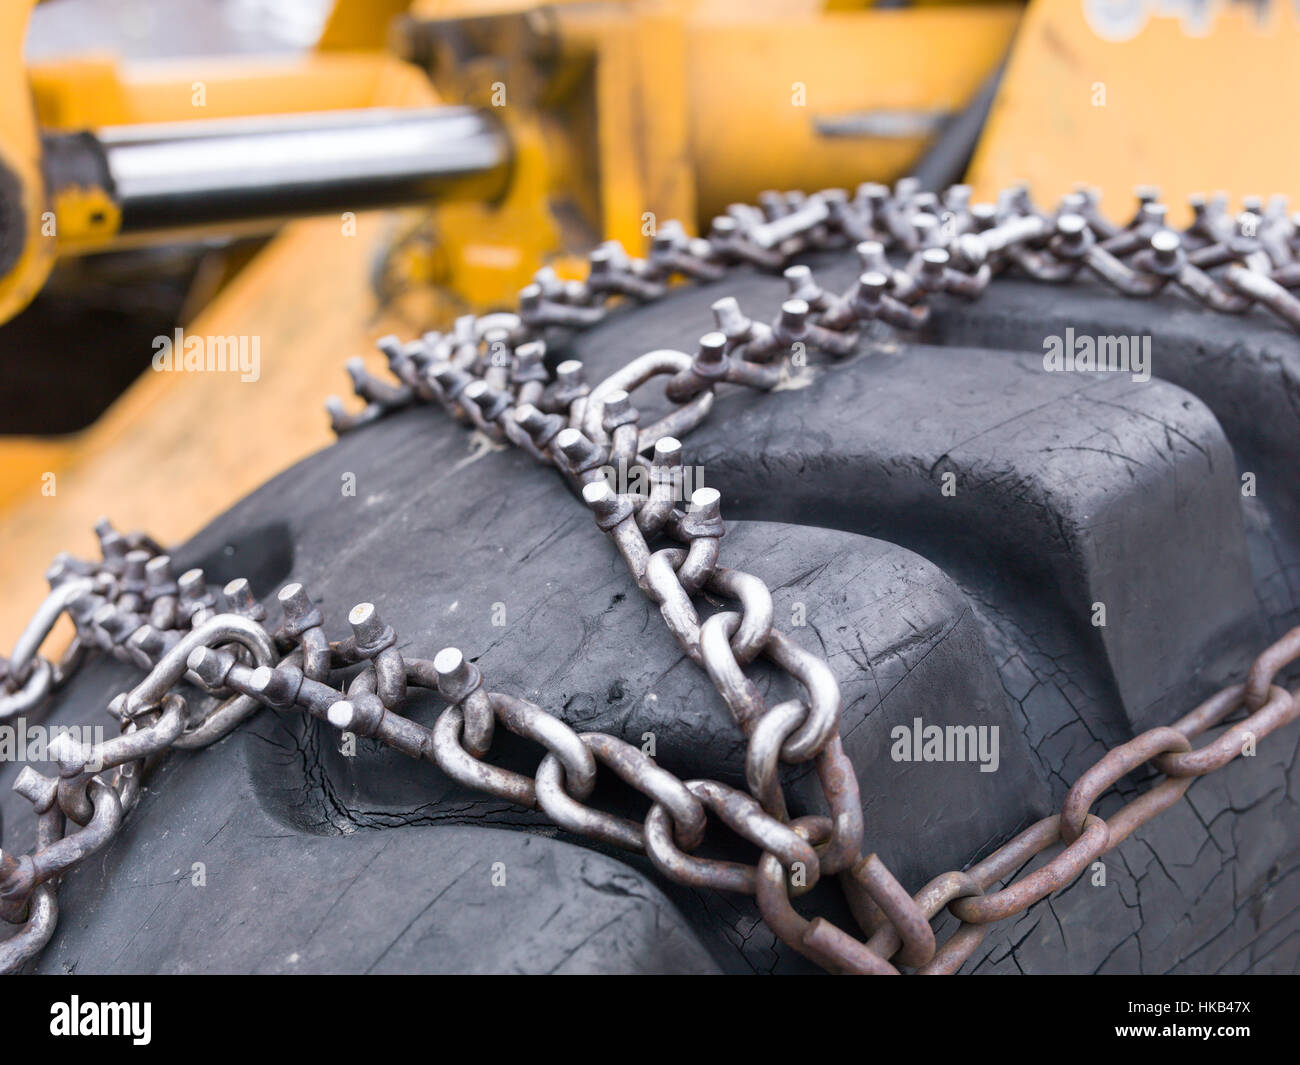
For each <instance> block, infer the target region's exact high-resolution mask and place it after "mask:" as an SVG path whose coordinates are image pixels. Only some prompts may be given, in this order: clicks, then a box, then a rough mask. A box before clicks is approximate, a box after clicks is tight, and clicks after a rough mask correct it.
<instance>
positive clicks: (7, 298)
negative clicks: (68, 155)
mask: <svg viewBox="0 0 1300 1065" xmlns="http://www.w3.org/2000/svg"><path fill="white" fill-rule="evenodd" d="M35 2H36V0H9V2H8V3H5V4H3V5H0V166H2V167H3V168H4V169H5V170H6V171H7V172H8V174H9V177H10V181H9V182H6V184H10V183H12V182H16V183H17V186H18V192H19V196H20V198H21V210H22V218H23V222H24V233H23V250H22V253H21V255H20V256H19V257H18V259H17V261H16V264H15V265H14V266H13V267H12V268H11V269H10V270H9V271H8V273H7V274H6V275H5V276H3V277H0V322H4V321H7V320H8V319H9V318H11V317H13V315H15V314H17V313H18V312H19V311H20V310H22V308H23V307H25V306H27V304H28V303H29V302H30V301H31V299H32V297H33V296H35V295H36V293H37V292H39V291H40V288H41V286H42V285H43V284H45V279H46V278H47V277H48V276H49V273H50V269H51V267H53V265H54V259H55V245H54V239H53V236H52V235H51V233H50V227H49V225H48V219H46V218H44V217H43V216H44V215H45V212H46V210H47V209H48V206H47V204H46V202H45V182H44V179H43V177H42V175H41V142H40V134H39V132H38V130H37V126H36V115H35V112H34V111H33V110H32V106H31V102H30V100H29V98H28V95H27V83H26V74H25V70H24V67H23V54H22V53H23V41H24V40H25V38H26V36H27V20H28V17H29V16H30V15H31V9H32V8H33V7H34V6H35Z"/></svg>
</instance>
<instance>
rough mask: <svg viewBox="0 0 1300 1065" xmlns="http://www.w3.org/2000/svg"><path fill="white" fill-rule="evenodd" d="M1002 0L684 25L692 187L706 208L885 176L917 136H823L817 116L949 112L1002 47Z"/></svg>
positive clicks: (903, 164)
mask: <svg viewBox="0 0 1300 1065" xmlns="http://www.w3.org/2000/svg"><path fill="white" fill-rule="evenodd" d="M1018 18H1019V9H1018V8H1016V7H1011V6H991V7H960V8H953V9H939V8H926V9H919V10H912V11H901V10H883V11H874V10H873V11H865V12H862V13H858V14H848V13H846V14H832V15H824V16H821V17H817V18H788V19H771V20H761V19H760V20H750V19H748V18H746V17H744V16H743V15H737V16H735V17H733V18H726V19H723V18H717V19H707V20H705V19H696V20H693V21H692V22H691V23H690V24H689V28H688V32H687V50H688V51H687V66H688V71H689V86H690V106H691V113H692V118H693V121H692V129H691V134H692V142H693V153H692V158H693V165H694V173H695V182H696V190H697V191H696V196H697V199H698V202H699V207H700V210H701V212H702V213H703V215H704V216H705V217H708V216H710V215H712V214H713V213H716V212H717V211H719V210H721V209H722V208H723V207H725V206H726V204H727V203H730V202H734V201H737V200H747V199H750V198H752V197H753V195H754V193H755V191H756V190H759V189H763V188H769V187H775V188H804V189H818V188H826V187H828V186H836V185H838V186H843V185H846V184H849V185H851V184H853V183H856V182H858V181H866V180H884V181H888V180H892V179H893V178H896V177H899V176H901V175H902V174H903V173H905V172H906V170H907V169H908V167H909V166H911V165H912V164H913V163H914V162H915V161H916V158H917V157H918V155H919V154H920V153H921V151H922V150H923V149H924V147H925V144H926V140H925V138H924V137H901V138H897V139H889V138H866V137H829V136H825V135H821V134H819V133H818V132H817V129H816V122H817V121H818V120H819V119H820V120H824V119H834V118H837V117H842V116H845V115H849V114H861V113H869V112H878V111H895V112H898V111H905V112H953V111H957V110H960V108H962V107H963V106H964V105H965V104H966V103H967V102H968V101H969V100H970V98H971V97H972V96H973V95H974V94H975V92H976V91H977V90H978V88H979V87H980V84H981V83H982V82H983V80H984V79H985V78H986V77H987V76H988V75H989V73H990V72H991V71H992V70H993V69H994V67H995V66H996V65H997V63H998V61H999V60H1000V59H1001V58H1002V56H1003V54H1004V53H1005V51H1006V49H1007V47H1008V45H1009V44H1010V40H1011V36H1012V33H1013V32H1014V30H1015V26H1016V23H1017V20H1018Z"/></svg>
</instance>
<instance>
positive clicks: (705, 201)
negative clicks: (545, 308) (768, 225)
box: [410, 0, 1020, 248]
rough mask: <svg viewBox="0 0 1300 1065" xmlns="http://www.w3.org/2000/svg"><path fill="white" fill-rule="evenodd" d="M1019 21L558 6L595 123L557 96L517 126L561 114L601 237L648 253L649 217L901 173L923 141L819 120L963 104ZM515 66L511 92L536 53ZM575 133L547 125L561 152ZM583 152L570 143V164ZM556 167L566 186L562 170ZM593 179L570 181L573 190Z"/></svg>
mask: <svg viewBox="0 0 1300 1065" xmlns="http://www.w3.org/2000/svg"><path fill="white" fill-rule="evenodd" d="M532 10H533V5H530V4H525V3H518V2H511V0H501V2H498V3H493V4H490V5H483V4H481V3H478V2H469V0H416V2H415V3H413V4H412V6H411V9H410V14H411V16H412V17H414V18H420V19H429V20H438V19H449V18H458V17H472V16H483V15H485V14H489V13H498V14H501V15H503V16H504V15H509V14H519V13H521V12H529V11H532ZM1019 12H1020V8H1019V7H1018V6H1016V5H1008V4H1002V5H997V4H995V5H978V6H973V5H962V6H961V7H959V8H954V9H942V8H931V9H926V10H918V11H875V10H868V11H859V12H846V13H842V14H832V15H827V14H821V13H816V12H813V11H811V10H810V5H809V4H808V3H806V2H805V0H755V2H754V3H749V4H745V5H744V6H743V8H742V7H741V6H740V5H737V4H736V3H734V2H729V0H691V2H687V0H678V2H672V3H654V2H638V0H625V2H609V3H585V4H580V3H571V4H559V5H555V6H554V7H553V8H551V9H548V12H547V17H546V19H544V20H543V19H539V20H538V23H539V25H540V26H542V27H543V28H546V27H553V28H554V31H555V36H556V40H555V41H554V42H553V43H554V46H555V50H556V53H557V55H558V56H560V57H561V59H562V61H563V62H567V63H568V64H570V65H571V66H581V65H582V64H583V63H586V64H588V65H589V66H590V68H591V71H592V81H593V89H592V91H593V93H594V102H595V122H594V126H592V127H582V126H574V125H573V124H572V122H571V119H572V111H571V110H570V111H569V112H566V111H565V110H564V108H565V106H566V103H565V101H564V100H557V99H556V97H555V96H554V95H552V96H551V97H550V98H548V99H546V100H544V101H541V102H538V101H535V100H525V102H524V107H523V113H522V114H519V113H516V116H515V121H516V122H517V123H534V124H537V125H540V126H543V127H546V126H547V125H548V123H553V121H554V120H555V119H556V117H557V116H558V117H559V118H560V119H561V120H562V121H568V122H569V125H570V139H573V137H574V136H578V135H580V136H584V137H585V138H586V144H584V146H583V147H589V148H590V149H593V150H594V152H595V156H596V159H595V161H596V164H597V168H598V177H597V183H598V188H599V193H600V199H601V205H600V209H599V213H598V223H599V228H601V229H602V230H603V231H604V234H605V235H606V236H609V237H613V238H614V239H618V240H621V241H623V242H624V243H625V244H627V245H628V246H629V247H632V248H640V247H642V246H643V245H644V241H645V226H646V217H645V216H646V215H647V214H651V215H653V216H654V217H655V218H656V219H660V220H662V219H665V218H679V219H681V220H682V221H683V222H684V223H685V224H686V225H687V226H688V227H690V226H693V225H694V224H696V223H697V222H699V223H703V222H706V221H707V219H709V218H710V217H712V216H713V215H714V214H716V213H718V212H719V211H721V210H722V209H724V208H725V207H726V205H727V204H728V203H730V202H734V201H736V200H741V199H751V198H752V197H753V196H754V194H755V193H756V192H758V191H759V190H761V189H763V188H767V187H785V188H789V187H809V188H818V187H825V186H829V185H844V184H852V183H856V182H858V181H863V180H871V179H877V180H889V179H892V178H894V177H897V176H899V175H900V174H902V173H903V172H904V171H905V170H906V169H907V167H908V166H909V165H910V164H911V163H913V162H914V161H915V159H916V157H917V156H918V154H919V153H920V152H921V151H922V149H923V148H924V147H925V144H926V141H925V138H924V137H922V136H910V137H904V138H883V137H876V138H865V137H831V136H827V135H824V134H822V133H819V131H818V129H817V121H818V120H819V119H826V118H842V117H845V116H848V115H860V114H869V113H873V112H880V111H891V112H898V111H906V112H920V113H936V114H942V113H948V112H952V111H955V110H958V109H959V108H961V107H962V106H963V105H964V104H965V103H966V102H967V101H968V100H969V99H970V98H971V96H972V95H973V94H974V93H975V92H976V90H977V89H978V88H979V86H980V84H981V82H982V81H983V80H984V78H985V77H987V75H988V74H989V73H990V72H991V71H992V70H993V68H994V67H995V66H996V64H997V63H998V61H999V60H1000V59H1001V58H1002V56H1003V55H1004V54H1005V52H1006V50H1007V48H1008V46H1009V43H1010V40H1011V36H1012V33H1013V31H1014V29H1015V25H1016V22H1017V19H1018V17H1019ZM505 58H506V60H507V63H506V65H505V67H504V70H505V75H504V77H505V81H506V83H507V84H508V85H509V84H511V83H512V78H514V77H516V76H522V75H516V74H515V72H522V71H526V70H527V69H528V64H529V63H530V59H529V57H528V56H525V55H509V54H506V55H505ZM436 74H437V72H435V76H436ZM439 88H440V90H441V91H442V92H443V93H444V95H446V96H447V97H448V98H452V99H457V100H459V99H461V97H459V96H458V95H457V93H458V90H460V89H462V88H464V87H463V86H458V85H457V84H456V83H455V80H454V78H453V79H450V80H448V79H446V78H443V79H441V80H439ZM505 110H506V111H516V112H518V111H519V110H520V109H519V108H518V107H517V106H516V104H515V103H511V104H508V105H507V107H506V109H505ZM562 140H563V137H562V136H557V135H556V134H555V133H554V131H553V130H549V131H548V133H547V143H548V145H549V146H550V149H551V150H552V151H554V150H555V147H556V145H557V144H559V143H560V142H561V141H562ZM580 155H581V149H580V148H578V147H571V148H570V150H569V157H570V159H577V158H578V157H579V156H580ZM552 173H553V174H555V175H556V176H557V177H558V178H559V179H560V184H563V180H564V175H563V172H562V171H560V170H558V168H556V167H552ZM580 176H582V175H569V176H568V181H569V184H570V185H571V186H572V185H575V184H577V182H578V179H579V177H580ZM554 185H555V181H552V182H551V186H552V188H553V187H554Z"/></svg>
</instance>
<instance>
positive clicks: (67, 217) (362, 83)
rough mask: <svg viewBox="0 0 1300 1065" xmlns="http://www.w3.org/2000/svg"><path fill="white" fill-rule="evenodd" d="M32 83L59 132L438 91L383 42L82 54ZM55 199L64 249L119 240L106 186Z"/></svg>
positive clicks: (396, 101) (40, 68)
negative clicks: (157, 56) (171, 54)
mask: <svg viewBox="0 0 1300 1065" xmlns="http://www.w3.org/2000/svg"><path fill="white" fill-rule="evenodd" d="M30 85H31V94H32V99H33V100H34V101H35V106H36V115H37V119H38V122H39V125H40V127H41V128H42V129H44V130H48V131H52V132H59V131H76V130H84V129H95V128H99V127H102V126H121V125H134V124H138V123H149V122H184V121H192V120H195V119H204V118H228V117H235V116H240V115H271V114H295V113H299V112H307V111H339V110H348V109H352V108H362V107H370V106H376V104H377V101H382V102H383V105H384V106H387V107H418V106H426V105H430V104H434V103H437V100H438V97H437V94H436V93H435V92H434V91H433V87H432V86H431V85H430V84H429V81H428V79H427V78H426V77H425V76H424V74H423V73H422V72H421V71H419V70H418V69H417V68H415V67H413V66H411V65H410V64H408V63H403V62H401V61H400V60H398V59H396V58H394V57H393V56H390V55H386V54H384V53H381V52H332V53H328V54H307V55H304V56H302V57H293V58H289V59H284V58H277V59H260V58H254V59H238V60H234V59H217V60H202V59H200V60H185V61H184V62H178V61H175V60H166V61H152V62H151V61H143V62H141V61H133V62H131V63H121V62H119V61H118V60H116V59H113V58H111V57H93V56H92V57H85V58H81V57H78V58H74V59H60V60H57V61H53V62H50V63H45V64H40V65H36V66H34V67H32V68H31V70H30ZM52 199H53V203H52V207H53V210H54V213H55V218H56V223H57V224H56V226H55V227H54V230H55V231H56V232H57V240H56V241H55V246H56V248H57V252H58V253H59V254H81V253H84V252H87V251H94V250H97V249H100V248H103V247H106V246H109V245H111V244H113V243H114V242H115V240H116V237H117V232H118V228H119V223H120V219H121V215H120V212H119V211H118V209H117V206H116V205H115V204H114V203H113V201H112V198H111V196H110V195H109V194H108V192H107V191H106V190H104V189H97V188H82V187H79V186H78V187H72V188H68V189H61V190H54V192H53V196H52ZM2 319H3V315H0V320H2Z"/></svg>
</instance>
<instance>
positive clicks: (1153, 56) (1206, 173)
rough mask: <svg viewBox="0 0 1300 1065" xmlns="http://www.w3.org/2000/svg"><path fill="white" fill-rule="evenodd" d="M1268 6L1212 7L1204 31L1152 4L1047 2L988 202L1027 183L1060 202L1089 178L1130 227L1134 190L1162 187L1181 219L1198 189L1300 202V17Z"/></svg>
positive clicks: (1034, 11) (1021, 73) (990, 165)
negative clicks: (1259, 13) (1125, 17)
mask: <svg viewBox="0 0 1300 1065" xmlns="http://www.w3.org/2000/svg"><path fill="white" fill-rule="evenodd" d="M1107 9H1110V10H1111V12H1112V17H1111V18H1109V19H1107V18H1105V17H1103V16H1104V14H1105V12H1106V10H1107ZM1167 10H1169V11H1171V12H1172V11H1176V10H1178V9H1177V8H1175V7H1174V6H1173V5H1168V8H1167ZM1183 10H1186V11H1190V10H1191V5H1186V6H1185V7H1184V8H1183ZM1263 10H1264V11H1265V18H1264V19H1263V20H1262V21H1261V20H1260V19H1258V18H1257V17H1256V15H1255V13H1254V11H1253V10H1252V5H1247V4H1240V5H1237V4H1232V5H1229V4H1211V5H1207V7H1206V21H1205V22H1204V24H1203V25H1200V26H1198V25H1196V24H1192V23H1189V22H1188V21H1187V20H1186V18H1180V17H1178V16H1177V15H1175V14H1165V13H1162V10H1160V9H1157V7H1156V6H1155V5H1151V4H1145V5H1143V4H1123V5H1114V4H1111V5H1107V4H1102V3H1096V2H1091V3H1090V2H1085V0H1068V2H1064V0H1055V2H1046V0H1037V2H1035V3H1033V4H1032V5H1031V6H1030V8H1029V10H1028V12H1027V14H1026V16H1025V20H1024V25H1023V26H1022V28H1021V30H1020V33H1019V35H1018V36H1017V39H1016V44H1015V49H1014V53H1013V55H1012V59H1011V62H1010V64H1009V66H1008V69H1007V73H1006V77H1005V80H1004V82H1003V85H1002V88H1001V91H1000V93H999V95H998V99H997V102H996V103H995V105H994V108H993V112H992V114H991V115H990V119H989V123H988V126H987V128H986V131H985V133H984V136H983V138H982V140H981V143H980V147H979V150H978V152H977V154H976V157H975V160H974V162H973V165H972V168H971V175H970V177H971V180H972V183H973V184H974V185H975V186H976V192H977V194H978V195H980V196H982V197H984V198H990V197H991V196H992V195H993V194H994V192H995V191H996V190H997V189H998V188H1001V187H1003V186H1005V185H1007V184H1010V183H1012V182H1014V181H1022V180H1023V181H1027V182H1028V183H1029V185H1030V188H1031V190H1032V191H1033V193H1034V195H1035V196H1036V197H1037V198H1038V199H1039V200H1040V201H1042V202H1048V203H1050V202H1053V201H1055V200H1056V199H1057V198H1058V197H1059V196H1061V195H1062V194H1064V193H1066V192H1069V191H1071V190H1072V189H1073V187H1074V185H1075V184H1076V183H1077V182H1086V183H1087V184H1090V185H1093V186H1096V187H1097V188H1099V189H1100V190H1101V191H1102V193H1103V196H1104V199H1103V207H1104V208H1106V209H1107V213H1109V214H1110V215H1111V216H1112V217H1115V218H1116V219H1117V220H1119V219H1122V218H1127V217H1128V215H1129V214H1131V211H1132V208H1133V199H1132V189H1133V186H1134V185H1137V184H1154V185H1158V186H1159V187H1160V189H1161V191H1162V192H1163V193H1164V197H1165V200H1166V202H1167V203H1169V205H1170V219H1171V221H1172V222H1174V223H1175V224H1183V223H1185V222H1186V221H1187V220H1188V217H1189V212H1188V211H1187V210H1186V208H1185V203H1186V199H1187V197H1188V196H1189V195H1191V194H1194V193H1212V192H1214V191H1216V190H1218V189H1224V190H1228V191H1230V192H1232V193H1233V194H1235V195H1242V194H1261V195H1268V194H1270V193H1274V192H1280V193H1285V194H1289V195H1290V196H1291V197H1292V198H1293V200H1294V199H1295V198H1296V197H1300V138H1297V137H1296V135H1295V129H1294V125H1295V124H1294V120H1293V119H1292V117H1291V116H1292V114H1293V113H1294V110H1295V105H1296V103H1297V101H1300V12H1297V11H1296V10H1295V9H1294V5H1292V4H1284V3H1271V4H1267V5H1264V7H1263ZM1117 12H1128V13H1130V14H1131V15H1132V18H1131V20H1130V21H1129V22H1128V23H1127V25H1126V24H1125V23H1124V22H1123V21H1121V20H1120V19H1118V18H1117V17H1115V13H1117ZM1090 13H1091V17H1090Z"/></svg>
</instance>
